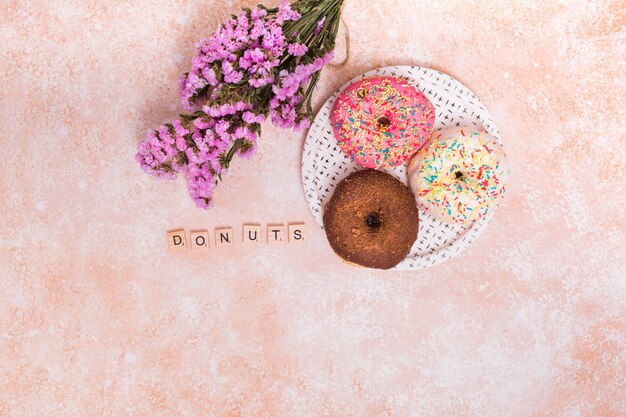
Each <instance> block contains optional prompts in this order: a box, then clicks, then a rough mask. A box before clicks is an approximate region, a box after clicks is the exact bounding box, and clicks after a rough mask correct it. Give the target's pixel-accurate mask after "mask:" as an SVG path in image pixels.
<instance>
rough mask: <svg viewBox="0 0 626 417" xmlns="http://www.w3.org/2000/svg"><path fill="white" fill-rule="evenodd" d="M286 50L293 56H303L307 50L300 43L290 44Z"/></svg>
mask: <svg viewBox="0 0 626 417" xmlns="http://www.w3.org/2000/svg"><path fill="white" fill-rule="evenodd" d="M287 50H288V51H289V53H290V54H291V55H293V56H303V55H304V54H306V53H307V51H308V50H309V48H308V47H307V46H306V45H304V44H301V43H292V44H290V45H289V46H288V47H287Z"/></svg>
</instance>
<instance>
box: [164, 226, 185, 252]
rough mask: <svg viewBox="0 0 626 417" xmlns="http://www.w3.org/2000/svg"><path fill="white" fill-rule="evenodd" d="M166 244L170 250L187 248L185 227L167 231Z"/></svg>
mask: <svg viewBox="0 0 626 417" xmlns="http://www.w3.org/2000/svg"><path fill="white" fill-rule="evenodd" d="M167 246H168V248H169V249H170V250H180V249H187V239H186V238H185V229H178V230H172V231H171V232H167Z"/></svg>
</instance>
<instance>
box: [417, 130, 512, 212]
mask: <svg viewBox="0 0 626 417" xmlns="http://www.w3.org/2000/svg"><path fill="white" fill-rule="evenodd" d="M507 176H508V167H507V164H506V157H505V155H504V150H503V149H502V146H501V145H500V144H499V143H498V142H497V141H496V140H495V139H494V138H493V136H491V135H490V134H488V133H487V132H484V131H481V130H477V129H476V128H474V127H452V128H448V129H444V130H440V131H436V132H434V133H433V135H432V137H431V140H430V142H429V143H428V144H427V145H426V146H425V147H423V148H422V149H420V150H419V151H418V152H417V153H416V154H415V155H414V156H413V158H412V159H411V162H410V163H409V168H408V177H409V185H410V186H411V189H412V190H413V194H414V195H415V199H416V201H417V206H418V208H420V209H422V210H424V211H426V212H427V213H430V214H432V215H434V216H435V217H437V218H439V219H441V220H443V221H446V222H449V223H457V224H469V223H472V222H475V221H477V220H479V219H481V218H483V217H484V216H486V215H487V213H488V212H489V211H490V210H493V208H494V207H495V206H496V205H497V204H498V202H499V201H500V199H501V198H502V196H503V195H504V192H505V185H506V180H507Z"/></svg>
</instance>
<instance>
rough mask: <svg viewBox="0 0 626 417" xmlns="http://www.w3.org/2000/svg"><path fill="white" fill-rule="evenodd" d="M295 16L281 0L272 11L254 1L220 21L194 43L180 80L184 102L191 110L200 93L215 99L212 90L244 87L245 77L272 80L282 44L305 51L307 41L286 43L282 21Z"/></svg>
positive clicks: (260, 83) (259, 82)
mask: <svg viewBox="0 0 626 417" xmlns="http://www.w3.org/2000/svg"><path fill="white" fill-rule="evenodd" d="M298 19H300V13H298V12H296V11H295V10H293V9H292V8H291V5H290V4H289V3H288V2H287V1H283V2H282V3H281V5H280V6H279V9H278V12H277V13H276V15H275V16H269V15H268V12H267V10H266V9H264V8H260V7H256V8H254V9H253V10H251V11H249V12H246V11H243V12H241V13H240V14H239V15H238V16H237V17H236V18H233V19H230V20H228V21H227V22H226V23H225V24H223V25H222V26H220V27H219V28H218V29H217V30H216V31H215V32H214V33H213V34H212V35H211V36H209V37H208V38H206V39H204V40H202V41H201V42H200V43H199V45H198V47H197V55H196V56H195V57H194V58H193V61H192V64H191V70H190V71H189V72H188V73H187V74H184V75H183V76H182V77H181V79H180V81H179V91H180V97H181V101H182V104H183V106H184V107H185V108H186V109H187V110H193V109H195V107H196V104H197V102H198V101H199V100H201V99H203V98H209V99H210V100H211V101H214V100H216V99H219V94H214V93H218V92H219V90H221V89H223V88H224V87H225V86H229V87H231V86H239V87H245V84H246V83H247V84H248V85H249V86H250V87H253V88H261V87H264V86H266V85H269V84H272V83H273V82H274V76H275V72H276V71H275V68H276V67H278V66H279V65H280V62H281V57H283V56H284V55H285V51H286V50H287V52H288V53H289V54H291V55H293V56H298V57H300V56H303V55H304V54H305V53H306V51H307V47H306V45H302V44H299V43H292V44H289V43H288V42H287V39H286V38H285V36H284V34H283V27H282V25H283V24H284V23H285V22H289V21H297V20H298ZM216 90H217V91H216Z"/></svg>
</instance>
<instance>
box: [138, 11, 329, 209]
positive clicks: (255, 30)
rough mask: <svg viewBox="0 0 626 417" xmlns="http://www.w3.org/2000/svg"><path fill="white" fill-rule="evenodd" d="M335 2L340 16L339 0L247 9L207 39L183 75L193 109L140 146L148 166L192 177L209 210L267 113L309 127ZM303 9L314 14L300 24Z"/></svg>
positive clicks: (251, 148) (183, 94) (161, 173)
mask: <svg viewBox="0 0 626 417" xmlns="http://www.w3.org/2000/svg"><path fill="white" fill-rule="evenodd" d="M329 2H333V4H335V3H336V4H337V6H336V7H337V9H336V10H335V14H334V15H333V16H335V18H337V16H338V13H339V7H340V4H341V1H340V0H319V1H314V0H299V1H298V2H297V3H295V4H296V5H298V6H296V9H297V10H294V8H292V6H291V5H290V4H289V2H288V1H287V0H283V2H282V3H281V4H280V6H279V7H278V8H277V9H267V8H265V7H263V6H257V7H255V8H254V9H252V10H247V9H246V10H244V11H242V12H241V13H240V14H239V15H237V16H233V18H232V19H229V20H228V21H226V23H224V24H223V25H220V26H219V27H218V29H217V30H216V31H215V32H214V33H213V34H212V35H211V36H209V37H208V38H206V39H204V40H202V41H201V42H200V43H199V44H198V46H197V50H196V52H197V54H196V56H195V57H194V58H193V60H192V63H191V69H190V71H189V72H187V73H186V74H184V75H183V76H182V77H181V78H180V80H179V93H180V99H181V102H182V104H183V107H184V108H185V109H187V110H189V111H193V113H192V114H187V115H181V116H180V119H176V120H174V121H172V122H171V123H166V124H164V125H162V126H160V127H159V128H158V129H156V130H153V131H150V132H149V133H148V135H147V137H146V138H145V139H144V140H143V141H141V142H140V143H139V145H138V149H137V155H136V159H137V161H138V162H139V164H140V166H141V168H142V169H143V170H144V171H145V172H146V173H148V174H150V175H153V176H155V177H158V178H166V179H174V178H176V177H177V174H185V175H186V178H187V185H188V189H189V194H190V196H191V197H192V199H193V200H194V202H195V203H196V205H197V206H199V207H201V208H208V207H210V206H211V205H212V195H213V191H214V189H215V186H216V183H217V180H218V179H221V177H222V175H223V174H224V173H225V172H226V170H227V169H228V167H229V164H230V161H231V159H232V157H233V156H234V155H235V154H236V155H238V156H240V157H242V158H250V157H252V155H253V154H254V152H255V149H256V145H257V139H258V137H259V135H260V133H261V125H260V124H261V123H262V122H263V121H264V120H265V119H266V118H267V117H268V116H271V120H272V122H273V123H274V124H275V125H276V126H279V127H281V128H293V129H296V130H298V129H303V128H307V127H309V125H310V121H309V120H310V117H311V116H312V115H310V114H309V113H308V112H307V110H306V109H304V110H301V107H303V104H305V102H306V100H310V92H311V91H312V88H309V89H308V90H307V93H304V88H305V87H306V85H307V84H314V83H315V82H316V80H317V78H315V79H314V80H313V81H311V80H312V77H313V76H314V74H316V73H317V72H318V71H320V70H321V69H322V67H323V66H324V65H326V64H327V63H328V62H330V60H331V59H332V52H329V49H332V48H329V47H326V49H325V48H324V47H323V46H322V47H320V45H316V46H315V47H314V48H312V45H313V44H314V42H315V41H316V39H317V38H316V37H317V36H318V35H319V34H320V32H321V30H322V28H323V27H325V26H324V23H325V21H326V16H325V15H322V13H326V11H327V10H328V9H327V8H325V4H324V3H329ZM298 8H299V9H298ZM300 9H302V10H301V11H303V13H307V12H309V13H310V17H313V19H311V18H310V17H309V18H308V19H302V20H303V21H304V23H303V24H302V25H300V26H298V25H299V23H300V19H301V12H300V11H299V10H300ZM322 36H323V35H322ZM300 38H302V39H306V42H301V41H300ZM332 39H333V40H332V43H331V44H329V45H334V38H332ZM311 87H312V85H311Z"/></svg>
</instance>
